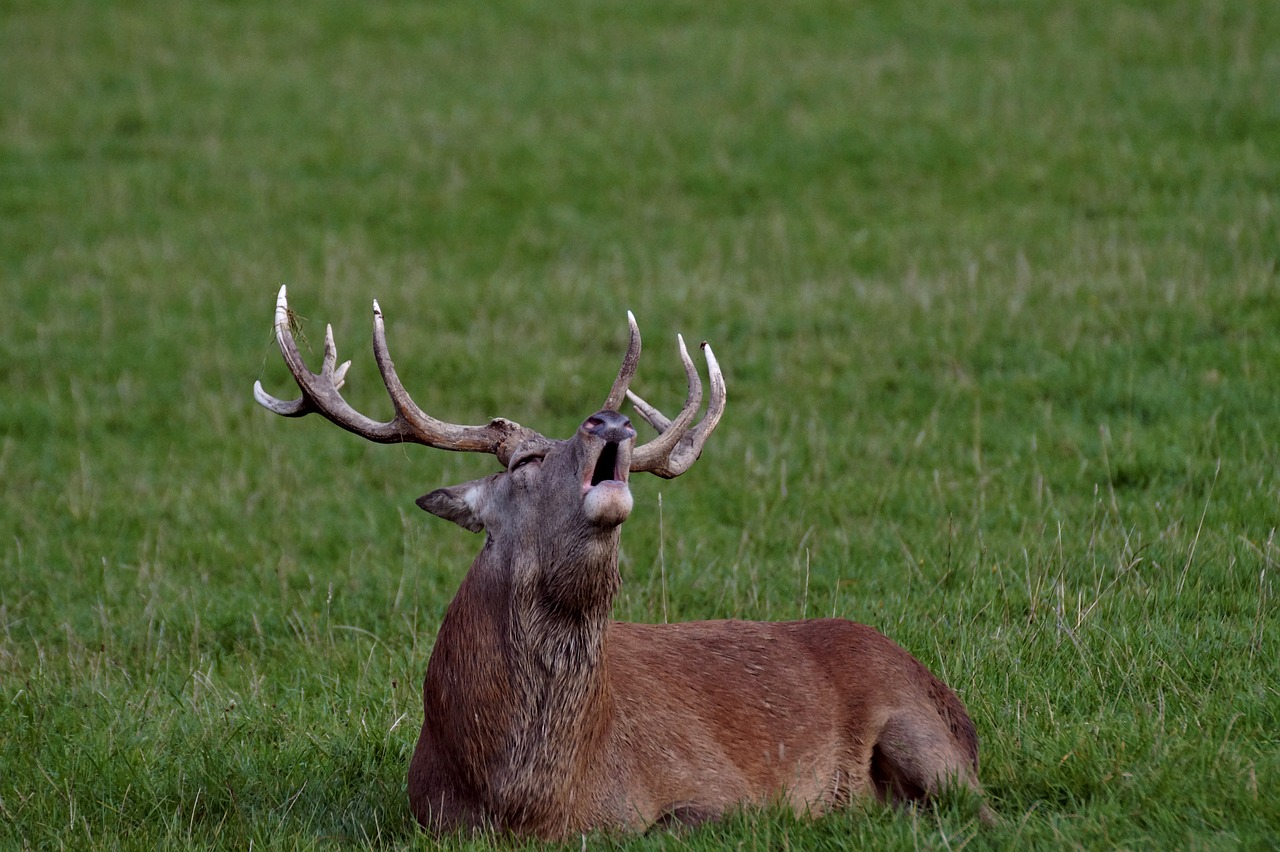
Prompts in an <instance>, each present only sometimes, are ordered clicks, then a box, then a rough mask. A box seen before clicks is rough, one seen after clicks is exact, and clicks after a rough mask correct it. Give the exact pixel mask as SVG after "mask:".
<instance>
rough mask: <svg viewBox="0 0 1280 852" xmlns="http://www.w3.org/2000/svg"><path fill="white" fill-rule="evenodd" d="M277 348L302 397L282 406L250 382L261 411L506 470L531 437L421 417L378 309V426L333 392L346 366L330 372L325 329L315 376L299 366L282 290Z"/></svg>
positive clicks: (500, 423)
mask: <svg viewBox="0 0 1280 852" xmlns="http://www.w3.org/2000/svg"><path fill="white" fill-rule="evenodd" d="M275 331H276V342H277V343H279V345H280V353H281V355H282V356H283V357H284V362H285V364H286V365H287V366H288V367H289V372H290V373H292V374H293V378H294V381H296V382H297V383H298V388H299V389H300V390H301V391H302V397H301V398H299V399H295V400H288V401H286V400H282V399H277V398H276V397H274V396H271V395H270V394H268V393H267V392H266V391H264V390H263V389H262V383H261V382H254V385H253V396H254V399H256V400H257V401H258V403H259V404H260V405H262V406H263V407H264V408H266V409H268V410H269V411H274V412H275V413H276V414H281V415H284V416H285V417H301V416H303V415H305V414H311V413H313V412H314V413H317V414H319V415H321V416H322V417H324V418H325V419H326V420H328V421H329V422H331V423H334V424H336V425H338V426H341V427H342V428H343V429H346V430H347V431H348V432H352V433H354V434H356V435H359V436H360V437H362V438H367V439H368V440H370V441H375V442H377V443H380V444H396V443H413V444H423V445H425V446H429V447H435V448H437V449H442V450H455V451H460V452H481V453H490V454H492V455H495V456H497V457H498V460H499V461H500V462H501V463H502V464H503V465H504V466H505V465H506V464H507V463H508V462H509V461H510V455H511V452H512V451H513V450H514V449H515V444H516V443H517V440H513V439H519V438H523V437H526V436H529V435H533V434H536V433H534V432H533V431H532V430H530V429H526V428H525V427H523V426H521V425H519V424H518V423H514V422H512V421H510V420H505V419H503V418H496V419H494V420H493V421H491V422H490V423H488V424H487V425H485V426H459V425H456V424H453V423H445V422H443V421H441V420H437V419H435V418H434V417H431V416H430V415H428V414H426V413H425V412H423V411H422V409H420V408H418V406H417V405H415V404H414V402H413V400H412V399H410V398H409V394H408V393H407V392H406V391H405V389H404V385H403V384H402V383H401V382H400V378H399V376H397V375H396V371H395V365H394V364H392V362H391V356H390V355H389V354H388V351H387V334H386V329H385V327H384V323H383V320H382V309H381V308H380V307H379V306H378V303H377V302H376V301H375V302H374V303H373V356H374V359H375V360H376V361H377V363H378V370H379V371H380V372H381V373H382V380H383V382H384V383H385V384H386V387H387V393H388V394H389V395H390V396H391V404H392V406H393V407H394V408H395V417H394V418H392V419H391V420H389V421H387V422H385V423H380V422H378V421H376V420H373V419H372V418H370V417H366V416H365V415H363V414H361V413H360V412H358V411H356V410H355V409H354V408H352V407H351V405H350V404H349V403H348V402H347V401H346V400H345V399H343V398H342V394H340V393H339V392H338V390H339V388H341V387H342V385H343V382H344V381H345V378H346V373H347V368H348V367H350V366H351V362H350V361H346V362H344V363H343V364H341V365H338V366H336V367H335V364H336V363H337V348H336V347H335V346H334V342H333V327H332V326H328V327H326V329H325V336H324V360H323V362H322V365H321V367H320V372H319V373H313V372H311V371H310V370H308V369H307V367H306V364H305V363H303V360H302V354H301V353H300V352H299V351H298V345H297V343H296V342H295V341H294V339H293V332H292V331H291V330H290V328H289V303H288V300H287V298H286V295H285V288H284V287H283V286H282V287H281V288H280V294H279V295H278V296H277V297H276V315H275Z"/></svg>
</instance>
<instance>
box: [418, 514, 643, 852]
mask: <svg viewBox="0 0 1280 852" xmlns="http://www.w3.org/2000/svg"><path fill="white" fill-rule="evenodd" d="M606 544H608V543H606ZM619 584H620V577H619V573H618V548H617V536H616V534H615V535H613V536H612V541H611V546H604V547H601V546H599V545H596V546H588V547H581V548H574V547H568V548H565V547H561V548H560V549H559V550H558V552H557V553H556V554H555V555H554V557H550V556H542V555H540V554H537V553H533V552H530V551H529V550H527V549H526V550H524V551H512V552H503V548H500V547H496V546H494V543H493V542H492V541H490V542H489V543H488V544H487V545H486V547H485V550H484V552H482V553H481V555H480V557H479V558H477V560H476V562H475V564H474V565H473V566H472V569H471V571H470V572H469V573H468V576H467V578H466V580H465V581H464V582H463V584H462V586H461V588H459V590H458V595H457V597H455V599H454V601H453V603H452V604H451V605H450V607H449V613H448V614H447V615H446V618H445V622H444V623H443V624H442V625H441V630H440V635H439V637H438V639H437V643H436V651H435V652H433V655H432V664H433V665H432V666H431V667H430V668H434V664H435V662H436V661H435V655H436V654H437V653H441V648H442V646H443V645H447V646H448V648H449V650H447V651H446V652H445V653H448V654H449V655H450V657H452V658H453V663H452V665H450V666H449V667H448V668H453V667H454V666H455V665H457V666H459V668H460V669H461V670H460V671H459V672H457V673H454V674H453V675H446V674H445V673H444V672H438V673H437V675H439V676H443V677H447V678H448V680H449V689H448V690H447V693H445V694H448V695H449V696H450V698H449V699H448V700H449V701H450V703H455V702H456V704H455V706H453V707H452V708H451V710H452V712H449V713H448V715H449V716H451V717H453V718H455V719H456V720H457V721H458V722H459V723H461V724H462V725H463V726H464V727H466V728H469V729H472V731H471V733H472V736H469V737H467V738H466V739H467V740H468V741H470V742H471V743H472V744H475V743H477V742H483V743H484V745H485V747H484V748H480V749H475V750H473V751H472V753H471V754H470V755H469V756H468V758H467V762H468V763H471V762H472V761H479V762H480V763H482V764H483V765H479V764H477V765H473V766H470V767H468V768H469V769H471V770H472V771H471V772H467V773H466V774H467V775H470V776H471V777H472V778H474V779H476V780H477V781H479V779H482V778H483V779H487V781H485V782H484V786H485V787H486V788H487V790H486V793H485V795H486V797H487V798H489V799H490V801H491V802H492V803H493V804H494V805H496V806H497V808H496V810H497V811H498V812H505V813H507V814H508V816H509V818H510V819H511V820H512V821H513V823H521V824H528V825H530V826H532V825H534V824H537V823H538V821H539V820H540V819H541V818H542V816H547V815H550V814H566V813H569V812H571V811H572V810H573V808H572V802H571V800H570V799H571V796H572V792H571V791H572V790H573V789H574V786H575V782H576V780H577V779H579V778H581V777H582V774H583V773H584V772H585V771H586V769H587V767H588V766H589V765H590V763H591V761H592V759H593V758H594V757H595V756H596V754H597V753H598V751H599V749H600V748H601V747H602V744H603V742H604V738H605V736H606V735H607V734H608V731H609V728H610V726H611V722H612V712H613V702H612V696H611V694H610V692H609V688H608V679H607V676H606V674H607V659H606V655H605V635H606V632H607V630H608V625H609V621H610V614H611V610H612V605H613V598H614V596H615V595H616V593H617V590H618V587H619ZM468 634H474V635H468ZM478 634H483V635H478ZM459 652H460V653H459ZM481 655H484V656H483V658H482V657H481ZM468 670H470V673H469V672H468ZM428 680H429V681H430V680H431V675H430V674H429V677H428ZM508 827H509V828H513V829H514V828H517V826H516V825H515V824H512V825H509V826H508Z"/></svg>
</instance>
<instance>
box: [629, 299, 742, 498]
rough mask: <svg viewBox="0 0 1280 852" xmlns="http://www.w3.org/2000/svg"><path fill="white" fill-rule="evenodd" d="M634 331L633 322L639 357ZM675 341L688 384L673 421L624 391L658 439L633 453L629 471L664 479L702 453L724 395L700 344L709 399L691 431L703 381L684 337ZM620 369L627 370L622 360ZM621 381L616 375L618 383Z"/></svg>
mask: <svg viewBox="0 0 1280 852" xmlns="http://www.w3.org/2000/svg"><path fill="white" fill-rule="evenodd" d="M634 329H635V321H634V320H632V330H633V331H632V333H633V339H634V340H635V348H636V350H637V355H638V354H639V342H638V332H635V330H634ZM676 340H677V341H679V343H680V360H681V361H683V362H684V372H685V376H686V378H687V379H688V382H689V393H688V396H686V397H685V401H684V408H682V409H681V410H680V413H679V414H678V415H676V419H675V420H674V421H673V420H670V419H668V418H667V416H666V415H664V414H663V413H662V412H661V411H659V410H658V409H656V408H654V407H653V406H652V405H650V404H649V403H647V402H645V401H644V400H643V399H641V398H640V397H639V396H637V395H636V394H634V393H632V392H631V391H630V390H627V391H626V394H627V398H628V399H630V400H631V404H632V405H634V406H635V408H636V412H637V413H638V414H639V415H640V416H641V417H642V418H644V421H645V422H646V423H648V424H649V425H650V426H652V427H653V428H654V429H657V430H658V437H656V438H654V439H653V440H652V441H650V442H648V443H647V444H643V445H641V446H639V447H636V448H635V450H634V451H632V453H631V470H632V471H633V472H639V471H647V472H649V473H653V474H656V475H658V476H661V477H662V478H663V479H672V478H673V477H677V476H679V475H680V474H682V473H684V472H685V471H686V470H688V469H689V468H690V466H692V465H693V463H694V462H695V461H697V460H698V456H699V455H701V454H702V447H703V445H704V444H706V442H707V438H708V437H709V436H710V435H711V432H712V431H713V430H714V429H715V428H716V424H717V423H719V422H720V415H722V414H724V403H725V396H726V391H725V386H724V376H722V375H721V374H720V364H719V363H718V362H717V361H716V356H715V353H713V352H712V351H711V346H710V344H708V343H707V342H706V341H703V343H702V351H703V352H704V353H705V355H706V358H707V374H708V377H709V378H710V379H711V399H710V400H709V401H708V402H707V413H706V414H705V415H704V416H703V418H702V420H701V421H699V422H698V424H697V425H696V426H693V427H692V428H690V424H691V423H693V418H694V417H695V416H697V414H698V408H699V407H700V406H701V405H702V380H701V379H699V378H698V369H697V367H695V366H694V365H693V359H692V358H690V357H689V350H688V349H687V348H685V345H684V338H683V337H682V336H680V335H676ZM628 355H630V352H628ZM623 369H624V370H625V369H626V363H625V361H624V364H623ZM633 371H634V367H633ZM621 378H622V376H621V374H619V380H621ZM615 389H616V384H615Z"/></svg>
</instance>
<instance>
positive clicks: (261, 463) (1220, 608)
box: [0, 0, 1280, 849]
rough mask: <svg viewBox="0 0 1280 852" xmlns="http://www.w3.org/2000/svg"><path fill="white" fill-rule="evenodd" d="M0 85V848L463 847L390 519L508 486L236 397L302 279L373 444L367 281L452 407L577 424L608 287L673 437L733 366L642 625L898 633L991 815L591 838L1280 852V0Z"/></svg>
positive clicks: (641, 609)
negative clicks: (692, 389)
mask: <svg viewBox="0 0 1280 852" xmlns="http://www.w3.org/2000/svg"><path fill="white" fill-rule="evenodd" d="M0 80H3V81H4V82H3V84H0V295H2V296H3V309H2V310H0V482H2V483H3V487H2V488H0V847H4V848H14V849H22V848H32V849H37V848H39V849H46V848H71V849H89V848H120V849H200V848H228V849H245V848H285V849H321V848H335V847H346V846H353V847H363V846H368V847H372V848H379V849H406V848H409V849H412V848H422V849H425V848H437V844H436V842H435V841H433V840H432V839H430V838H427V837H425V836H423V835H422V834H421V833H419V832H418V831H417V830H416V829H415V827H414V824H413V822H412V819H411V817H410V815H409V812H408V808H407V804H406V801H405V797H404V773H405V768H406V765H407V762H408V757H409V753H410V751H411V749H412V747H413V744H414V741H415V739H416V737H417V733H418V728H419V726H420V724H421V702H420V688H421V681H422V676H423V672H424V670H425V666H426V661H427V658H428V656H429V654H430V651H431V646H432V640H433V635H434V631H435V627H436V625H437V624H438V623H439V619H440V617H441V614H442V613H443V611H444V607H445V606H446V605H447V603H448V601H449V599H450V597H451V595H452V593H453V590H454V589H455V588H456V586H457V584H458V582H459V580H460V579H461V577H462V575H463V572H464V571H465V569H466V566H467V565H468V564H469V563H470V560H471V559H472V558H473V557H474V555H475V553H476V552H477V551H478V549H479V547H480V539H479V538H478V537H475V536H471V535H469V534H467V533H465V532H463V531H461V530H459V529H457V528H456V527H454V526H452V525H450V524H447V523H445V522H443V521H440V520H438V519H435V518H432V517H430V516H428V515H426V514H424V513H422V512H420V511H419V510H418V509H417V508H416V507H415V506H414V504H413V501H414V499H415V498H416V497H418V496H419V495H420V494H423V493H426V492H427V491H429V490H432V489H434V488H437V487H439V486H441V485H446V484H452V483H456V482H460V481H462V480H465V479H471V478H475V477H477V476H480V475H483V474H485V473H488V472H490V471H492V470H493V469H494V463H493V461H492V459H488V458H481V457H476V456H471V455H458V454H451V453H444V452H439V451H430V450H426V449H423V448H420V447H404V446H390V447H389V446H377V445H373V444H368V443H366V442H364V441H361V440H360V439H358V438H356V437H354V436H352V435H349V434H347V433H345V432H342V431H341V430H339V429H337V428H335V427H333V426H331V425H329V424H327V423H324V422H323V421H320V420H319V419H318V418H314V417H313V418H305V419H303V420H297V421H292V420H284V419H282V418H279V417H276V416H274V415H272V414H269V413H268V412H266V411H264V410H262V409H261V408H259V407H258V406H256V405H255V404H254V402H253V399H252V395H251V387H252V385H253V382H254V381H255V380H258V379H261V380H262V381H263V383H264V385H265V386H266V388H267V390H268V391H269V392H271V393H275V394H276V395H278V396H283V397H291V396H293V395H294V394H293V391H292V383H291V381H290V380H289V377H288V375H287V373H286V371H285V369H284V367H283V366H282V364H281V362H280V358H279V355H278V353H277V351H276V350H275V347H274V343H273V340H272V337H271V331H270V328H271V313H272V308H273V305H274V298H275V293H276V290H277V289H278V287H279V286H280V285H281V284H287V285H288V287H289V294H290V300H291V305H292V307H293V308H294V309H295V310H296V311H297V313H298V321H299V323H300V328H301V330H302V333H303V334H304V335H305V336H306V337H307V339H308V340H309V341H310V342H309V345H308V346H307V347H304V349H305V351H306V352H307V353H308V356H309V357H310V358H311V359H312V361H311V363H312V364H313V365H314V364H318V363H319V358H320V348H321V346H320V342H321V341H322V340H323V335H324V327H325V323H332V324H333V326H334V331H335V336H336V338H337V345H338V350H339V354H340V356H341V357H343V358H351V359H352V360H353V362H354V363H353V366H352V368H351V372H350V375H349V379H348V385H347V388H348V389H347V391H346V394H347V398H348V399H350V400H351V401H352V402H353V404H355V405H356V406H357V407H358V408H360V409H361V410H363V411H366V412H369V413H371V414H373V415H375V416H388V415H389V411H390V409H389V405H388V403H387V402H386V399H385V394H384V392H383V389H382V386H381V382H380V380H379V377H378V374H377V371H376V368H375V367H374V364H373V359H372V356H371V355H370V354H369V339H370V334H371V314H370V302H371V300H372V299H375V298H376V299H378V301H379V303H380V304H381V306H382V308H383V310H384V311H385V313H386V316H387V325H388V336H389V338H390V344H391V349H392V353H393V355H394V357H395V359H396V364H397V367H398V368H399V371H400V375H401V377H402V378H403V379H404V381H405V384H406V386H407V387H408V388H409V389H410V391H411V393H412V394H413V395H414V397H415V399H416V400H417V401H418V402H419V403H420V404H421V405H422V406H423V407H424V408H426V409H427V410H429V411H431V412H432V413H433V414H435V415H437V416H439V417H443V418H445V419H447V420H451V421H454V422H462V423H479V422H484V421H485V420H487V419H488V418H491V417H494V416H505V417H509V418H512V419H515V420H517V421H519V422H521V423H524V424H526V425H528V426H531V427H533V428H535V429H538V430H539V431H542V432H544V433H546V434H549V435H553V436H567V435H568V434H570V432H571V431H572V430H573V429H574V428H575V427H576V425H577V423H578V422H579V421H580V420H581V419H582V418H583V417H584V416H585V415H587V414H589V413H590V412H592V411H593V410H594V409H595V408H596V407H597V406H598V405H599V403H600V401H601V400H602V399H603V398H604V395H605V393H606V392H607V390H608V387H609V383H610V382H611V380H612V377H613V374H614V372H615V371H616V369H617V363H618V359H619V358H620V357H621V354H622V352H623V350H624V348H625V343H626V321H625V316H626V310H627V309H631V310H632V311H634V312H635V314H636V316H637V318H638V320H639V323H640V328H641V330H642V332H644V335H645V343H646V347H645V355H644V357H643V358H642V360H641V366H640V373H639V376H638V377H637V380H636V385H635V386H636V389H637V390H638V391H640V392H641V393H642V394H643V395H644V396H646V397H647V398H649V399H650V400H651V401H653V402H655V403H656V404H658V405H659V406H661V407H663V408H667V409H671V408H675V407H677V406H678V404H679V401H680V399H681V398H682V396H683V377H682V372H681V369H680V366H679V361H678V359H677V356H676V350H675V335H676V333H677V332H681V333H683V334H684V335H685V337H686V338H687V339H689V340H690V341H696V340H701V339H706V340H709V341H711V342H712V344H713V345H714V347H715V351H716V353H717V355H718V356H719V359H720V361H721V363H722V364H723V366H724V369H725V373H726V379H727V382H728V388H729V402H728V410H727V413H726V415H725V417H724V420H723V421H722V423H721V425H720V427H719V429H718V431H717V432H716V434H715V435H714V436H713V438H712V440H711V441H710V443H709V445H708V447H707V450H706V452H705V453H704V454H703V456H702V458H701V459H700V460H699V462H698V463H697V464H696V465H695V466H694V467H693V469H692V470H691V471H690V472H689V473H687V474H685V475H684V476H682V477H681V478H679V479H676V480H672V481H670V482H668V481H661V480H658V479H657V478H654V477H637V478H636V480H635V482H634V483H633V490H634V493H635V497H636V509H635V511H634V513H633V515H632V517H631V519H630V520H629V521H628V522H627V525H626V527H625V529H624V532H623V550H622V570H623V576H624V584H625V585H624V589H623V592H622V594H621V596H620V598H619V600H618V602H617V607H616V614H617V616H618V617H619V618H622V619H628V620H644V621H661V620H663V619H664V618H666V619H670V620H687V619H698V618H721V617H736V618H768V619H787V618H797V617H802V616H814V615H830V614H835V615H840V616H843V617H847V618H851V619H854V620H857V621H861V622H864V623H867V624H870V625H872V626H875V627H877V628H878V629H880V630H882V631H883V632H885V633H887V634H888V635H890V636H891V637H893V638H894V639H895V640H896V641H898V642H899V643H900V644H902V645H903V646H905V647H906V648H907V649H908V650H910V651H911V652H912V653H914V654H915V655H916V656H917V657H919V658H920V659H921V660H922V661H923V662H924V663H925V664H926V665H928V666H929V667H930V668H931V669H932V670H933V671H934V672H935V673H937V674H938V675H939V676H940V677H942V678H943V679H944V680H946V681H947V682H948V683H949V684H951V686H952V687H953V688H954V689H955V690H956V691H957V692H958V693H959V694H960V695H961V697H962V698H963V699H964V701H965V702H966V704H967V705H968V708H969V710H970V713H971V715H972V716H973V719H974V721H975V723H976V725H977V728H978V731H979V734H980V736H981V740H982V770H981V775H982V779H983V783H984V785H985V788H986V791H987V796H988V798H989V800H990V802H991V804H992V806H993V807H994V808H995V810H996V811H997V812H999V814H1000V815H1001V818H1002V820H1001V824H1000V825H998V826H996V827H992V828H988V827H983V826H981V825H979V824H978V822H977V821H976V820H975V819H974V818H973V814H972V813H971V811H968V810H966V809H965V808H963V807H958V806H951V805H947V804H944V805H942V806H939V807H935V808H926V809H922V810H918V811H905V812H903V811H896V810H891V809H884V808H879V807H875V806H867V807H855V808H853V809H851V810H849V811H846V812H842V813H837V814H832V815H829V816H826V817H823V818H822V819H819V820H816V821H808V820H802V819H798V818H796V817H794V816H791V815H788V814H783V813H777V812H773V811H767V810H766V811H748V812H744V813H741V814H738V815H735V816H733V817H732V818H730V819H728V820H726V821H724V822H721V823H717V824H713V825H709V826H706V827H703V828H701V829H699V830H697V831H694V832H691V833H689V834H685V835H671V834H667V833H663V832H655V833H651V834H649V835H646V836H642V837H635V838H620V837H607V836H593V837H588V838H586V839H585V841H583V842H585V844H586V845H587V846H588V847H589V848H600V847H610V848H612V847H617V848H628V849H631V848H635V849H648V848H677V847H679V848H684V847H689V848H705V849H715V848H721V847H736V848H743V849H775V848H789V847H795V848H806V849H811V848H812V849H837V848H863V847H866V848H876V849H894V848H904V849H905V848H937V849H956V848H961V847H964V848H973V849H985V848H993V849H996V848H1010V849H1012V848H1017V849H1023V848H1062V847H1068V848H1091V849H1092V848H1134V849H1160V848H1215V849H1218V848H1220V849H1235V848H1267V847H1271V846H1273V845H1274V844H1276V843H1277V842H1280V841H1278V838H1280V795H1277V792H1276V791H1280V739H1278V737H1280V734H1278V733H1277V732H1278V731H1280V607H1278V604H1277V573H1280V571H1278V565H1277V561H1278V560H1280V542H1277V541H1276V540H1275V536H1276V528H1277V524H1278V521H1280V387H1278V383H1280V6H1277V5H1276V4H1268V3H1258V2H1252V0H1201V2H1193V0H1169V2H1159V3H1157V2H1141V1H1140V0H1123V2H1102V0H1081V2H1078V3H1071V4H1061V3H1045V2H1035V1H1034V0H1032V2H1024V3H1011V2H995V1H994V0H960V2H952V0H917V2H913V3H905V2H896V0H895V2H883V3H864V4H845V3H834V2H821V0H815V2H807V3H806V2H793V0H781V2H772V3H764V2H756V0H742V2H737V3H721V2H698V3H693V2H684V0H655V2H651V3H620V2H611V1H610V0H595V2H589V0H564V1H563V2H557V3H535V2H529V1H528V0H496V2H492V3H487V4H470V3H461V2H453V0H444V2H433V3H409V2H399V1H398V0H396V2H385V3H379V4H362V3H356V2H351V1H350V0H315V2H308V3H301V2H296V0H284V2H278V3H271V4H267V3H249V2H233V0H219V1H218V2H204V3H195V2H189V0H176V2H169V3H161V2H146V1H145V0H122V1H121V2H115V3H98V2H90V0H72V2H34V0H0ZM642 437H643V433H642ZM443 845H444V847H445V848H488V847H490V846H492V845H500V846H510V845H513V844H512V843H511V842H510V841H509V840H501V839H497V838H493V837H487V836H483V835H481V836H478V837H470V838H468V837H460V838H453V839H447V840H446V842H445V843H444V844H443ZM530 845H532V844H530ZM572 845H573V846H575V847H577V846H578V845H579V844H578V843H577V842H575V843H574V844H572Z"/></svg>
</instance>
